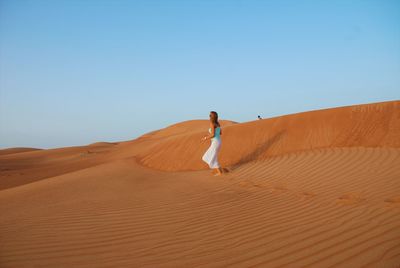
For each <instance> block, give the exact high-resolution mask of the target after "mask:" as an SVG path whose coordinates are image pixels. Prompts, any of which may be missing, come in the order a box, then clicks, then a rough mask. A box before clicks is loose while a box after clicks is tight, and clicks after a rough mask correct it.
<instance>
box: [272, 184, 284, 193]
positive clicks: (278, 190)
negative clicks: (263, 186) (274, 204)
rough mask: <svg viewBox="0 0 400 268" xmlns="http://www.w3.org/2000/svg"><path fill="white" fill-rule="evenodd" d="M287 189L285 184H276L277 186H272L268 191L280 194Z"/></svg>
mask: <svg viewBox="0 0 400 268" xmlns="http://www.w3.org/2000/svg"><path fill="white" fill-rule="evenodd" d="M287 190H288V189H287V188H286V186H283V185H277V186H272V187H271V190H270V192H271V193H274V194H280V193H283V192H286V191H287Z"/></svg>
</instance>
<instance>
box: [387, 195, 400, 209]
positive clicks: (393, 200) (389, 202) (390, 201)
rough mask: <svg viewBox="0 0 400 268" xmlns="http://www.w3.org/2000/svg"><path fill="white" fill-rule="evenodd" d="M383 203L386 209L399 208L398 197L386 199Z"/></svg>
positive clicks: (399, 201) (399, 198)
mask: <svg viewBox="0 0 400 268" xmlns="http://www.w3.org/2000/svg"><path fill="white" fill-rule="evenodd" d="M384 202H385V204H386V206H388V207H393V206H399V207H400V196H396V197H391V198H386V199H385V200H384Z"/></svg>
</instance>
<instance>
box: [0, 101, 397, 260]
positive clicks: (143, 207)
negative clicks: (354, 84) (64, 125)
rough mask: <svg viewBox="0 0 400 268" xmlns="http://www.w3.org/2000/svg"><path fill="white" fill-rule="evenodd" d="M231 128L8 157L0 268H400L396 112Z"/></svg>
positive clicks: (339, 112) (373, 109) (195, 126)
mask: <svg viewBox="0 0 400 268" xmlns="http://www.w3.org/2000/svg"><path fill="white" fill-rule="evenodd" d="M222 126H223V135H222V139H223V149H222V150H223V151H221V162H222V163H224V164H225V165H226V166H228V168H230V169H231V170H232V172H230V173H228V174H224V176H222V177H214V176H212V175H211V174H210V172H209V170H205V166H204V165H205V164H204V163H202V162H201V154H202V152H204V151H205V150H206V149H207V146H208V144H207V143H205V144H202V143H200V141H199V139H200V138H201V136H202V135H204V134H205V133H207V128H208V122H207V121H205V120H191V121H185V122H182V123H178V124H175V125H172V126H169V127H166V128H164V129H161V130H158V131H153V132H151V133H148V134H145V135H143V136H141V137H139V138H138V139H135V140H131V141H125V142H118V143H107V142H98V143H93V144H90V145H87V146H76V147H65V148H57V149H51V150H35V151H18V150H16V151H15V153H2V152H1V150H0V167H1V170H0V187H1V189H2V190H1V191H0V215H1V217H0V241H1V243H0V267H400V148H399V147H400V102H399V101H393V102H383V103H375V104H367V105H356V106H350V107H340V108H333V109H325V110H318V111H310V112H305V113H298V114H292V115H287V116H281V117H276V118H271V119H263V120H258V121H251V122H246V123H236V122H233V121H222ZM7 150H8V152H10V149H7ZM199 156H200V157H199ZM149 167H150V168H149Z"/></svg>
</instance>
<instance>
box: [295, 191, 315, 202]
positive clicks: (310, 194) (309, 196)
mask: <svg viewBox="0 0 400 268" xmlns="http://www.w3.org/2000/svg"><path fill="white" fill-rule="evenodd" d="M297 196H298V197H299V198H300V199H301V200H310V199H312V198H313V197H314V196H316V194H314V193H313V192H307V191H305V192H300V193H298V194H297Z"/></svg>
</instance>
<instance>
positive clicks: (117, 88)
mask: <svg viewBox="0 0 400 268" xmlns="http://www.w3.org/2000/svg"><path fill="white" fill-rule="evenodd" d="M396 99H397V100H398V99H400V1H385V0H376V1H367V0H363V1H356V0H352V1H348V0H344V1H317V0H315V1H299V0H293V1H282V0H276V1H261V0H259V1H251V0H246V1H234V0H227V1H222V0H197V1H194V0H193V1H190V0H181V1H168V0H159V1H155V0H143V1H118V0H116V1H112V0H109V1H100V0H93V1H89V0H81V1H74V0H65V1H62V0H57V1H53V0H49V1H41V0H35V1H24V0H9V1H6V0H0V148H8V147H38V148H55V147H64V146H75V145H84V144H89V143H92V142H97V141H110V142H111V141H124V140H132V139H134V138H136V137H138V136H139V135H141V134H144V133H146V132H149V131H152V130H155V129H159V128H163V127H166V126H168V125H170V124H174V123H176V122H180V121H184V120H191V119H208V114H209V111H210V110H216V111H217V112H218V113H219V114H220V118H221V119H229V120H234V121H238V122H244V121H250V120H255V119H256V117H257V115H258V114H260V115H261V116H262V117H264V118H266V117H274V116H278V115H284V114H290V113H296V112H302V111H307V110H316V109H322V108H329V107H337V106H344V105H352V104H361V103H369V102H379V101H387V100H396Z"/></svg>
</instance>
